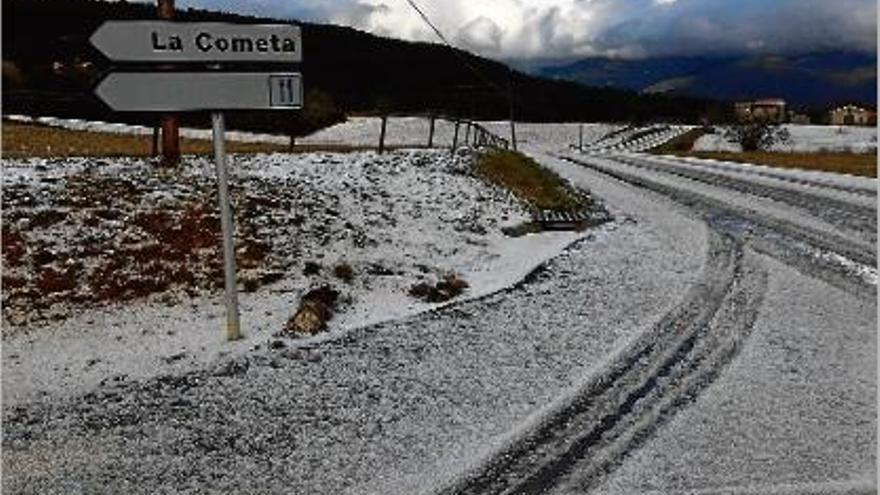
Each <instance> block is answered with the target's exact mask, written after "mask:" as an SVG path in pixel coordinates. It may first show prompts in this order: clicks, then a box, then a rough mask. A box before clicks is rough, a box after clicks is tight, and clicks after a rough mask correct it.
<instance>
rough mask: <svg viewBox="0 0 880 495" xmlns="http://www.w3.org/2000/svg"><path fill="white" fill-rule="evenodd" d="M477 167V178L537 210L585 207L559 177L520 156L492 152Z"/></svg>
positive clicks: (497, 151) (481, 156)
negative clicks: (501, 189) (486, 181)
mask: <svg viewBox="0 0 880 495" xmlns="http://www.w3.org/2000/svg"><path fill="white" fill-rule="evenodd" d="M474 168H475V171H476V173H477V175H479V176H481V177H483V178H485V179H486V180H488V181H489V182H492V183H493V184H497V185H499V186H501V187H504V188H506V189H509V190H510V191H511V192H513V194H514V195H515V196H516V197H517V198H519V199H520V200H522V201H524V202H526V203H528V204H529V205H531V206H533V207H535V208H538V209H541V210H555V211H572V210H577V209H580V208H582V207H583V206H585V205H584V204H583V199H582V198H581V197H580V196H579V195H577V194H576V193H575V192H574V191H572V190H571V188H569V187H568V185H567V184H566V183H565V182H564V181H563V180H562V179H561V178H560V177H559V176H558V175H556V174H554V173H553V172H551V171H550V170H547V169H546V168H544V167H542V166H540V165H538V163H536V162H535V161H534V160H532V159H531V158H529V157H527V156H525V155H522V154H520V153H516V152H513V151H507V150H492V151H488V152H485V153H483V154H482V155H480V157H479V158H478V159H477V162H476V164H475V166H474Z"/></svg>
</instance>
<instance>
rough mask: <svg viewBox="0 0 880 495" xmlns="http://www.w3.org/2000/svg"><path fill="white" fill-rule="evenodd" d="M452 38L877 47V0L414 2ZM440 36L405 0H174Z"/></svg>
mask: <svg viewBox="0 0 880 495" xmlns="http://www.w3.org/2000/svg"><path fill="white" fill-rule="evenodd" d="M415 2H416V4H417V5H419V6H420V7H421V8H422V10H423V11H424V12H425V13H426V14H427V15H428V17H430V18H431V19H432V20H433V21H434V22H435V23H436V24H437V25H438V27H439V28H440V30H441V31H443V33H444V34H445V35H446V36H447V38H449V39H450V40H451V41H452V42H453V43H454V44H456V45H457V46H459V47H460V48H464V49H467V50H470V51H473V52H476V53H479V54H481V55H484V56H488V57H492V58H499V59H509V58H517V59H572V58H578V57H584V56H592V55H610V56H619V57H627V58H631V57H650V56H657V55H697V54H706V53H737V54H741V53H750V52H757V53H774V54H792V53H804V52H810V51H816V50H838V49H847V50H851V49H858V50H867V51H872V52H875V51H876V43H877V2H876V0H415ZM177 5H178V6H179V7H199V8H207V9H212V10H213V9H221V10H226V11H232V12H240V13H246V14H257V15H262V16H273V17H274V16H277V17H284V18H297V19H303V20H311V21H318V22H329V23H334V24H343V25H348V26H353V27H356V28H359V29H362V30H365V31H369V32H372V33H375V34H380V35H384V36H392V37H396V38H404V39H410V40H424V41H437V39H436V36H435V35H434V34H433V33H432V32H431V31H430V28H429V27H428V26H427V25H426V24H425V23H424V22H423V21H422V20H421V19H420V18H419V16H418V15H417V14H416V12H415V11H414V10H413V9H412V7H410V6H409V4H408V3H407V1H406V0H177Z"/></svg>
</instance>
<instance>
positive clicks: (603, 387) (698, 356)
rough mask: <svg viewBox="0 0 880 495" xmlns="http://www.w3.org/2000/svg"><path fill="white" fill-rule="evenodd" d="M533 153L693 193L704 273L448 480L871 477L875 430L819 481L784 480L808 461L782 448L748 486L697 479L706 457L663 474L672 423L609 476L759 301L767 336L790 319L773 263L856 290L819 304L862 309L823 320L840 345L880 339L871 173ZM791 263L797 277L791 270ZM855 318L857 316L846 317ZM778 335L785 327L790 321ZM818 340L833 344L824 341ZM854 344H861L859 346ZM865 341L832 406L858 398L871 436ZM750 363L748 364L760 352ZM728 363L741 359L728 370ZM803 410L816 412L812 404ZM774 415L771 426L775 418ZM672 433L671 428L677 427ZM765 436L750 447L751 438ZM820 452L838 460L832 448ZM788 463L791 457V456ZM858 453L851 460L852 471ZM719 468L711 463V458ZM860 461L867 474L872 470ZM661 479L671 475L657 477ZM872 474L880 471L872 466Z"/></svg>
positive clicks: (665, 192) (572, 483)
mask: <svg viewBox="0 0 880 495" xmlns="http://www.w3.org/2000/svg"><path fill="white" fill-rule="evenodd" d="M534 155H535V157H536V158H538V159H539V160H540V161H543V162H544V163H545V164H548V165H551V166H555V168H556V170H557V172H559V173H561V174H562V175H564V176H567V177H568V178H569V179H570V180H573V181H574V182H576V183H578V182H579V180H582V177H579V176H578V174H577V172H574V171H573V170H572V169H571V167H572V166H574V167H577V168H583V169H586V170H588V171H589V175H590V178H592V179H602V180H611V181H615V182H617V184H618V185H624V186H625V187H629V188H630V191H631V194H634V195H642V194H645V193H647V194H654V195H657V196H662V197H664V198H666V199H667V200H672V201H674V202H675V203H678V204H680V205H682V206H684V207H686V208H687V209H689V210H690V212H691V214H692V215H694V216H696V217H698V218H700V219H701V220H703V221H704V222H705V223H706V225H707V226H708V227H709V229H710V231H711V239H712V242H711V243H710V248H709V260H710V261H709V263H708V264H707V265H706V267H705V271H704V272H703V274H702V275H701V279H700V282H699V283H697V284H696V285H695V286H694V287H693V288H692V290H691V291H690V292H689V293H688V294H687V295H686V296H685V298H684V300H683V302H682V303H681V305H679V306H678V307H677V308H675V309H674V310H673V311H671V312H670V313H668V314H667V315H666V316H665V317H664V318H663V319H662V320H661V321H660V322H659V323H658V324H657V325H656V326H655V327H654V328H653V329H652V330H651V331H650V332H648V333H646V334H644V335H643V336H642V339H639V340H638V341H636V342H635V343H634V344H633V345H632V346H631V347H630V348H628V349H627V350H626V351H625V352H624V353H622V354H621V355H619V356H618V358H617V359H616V360H615V362H614V364H613V365H611V366H609V367H608V368H607V369H606V370H605V371H604V372H603V373H602V374H601V375H600V376H597V377H596V380H595V381H593V382H591V383H589V384H588V385H587V386H585V387H583V388H582V389H581V390H580V391H579V392H578V393H577V394H575V395H574V396H573V397H572V398H571V400H570V401H569V403H567V404H566V405H565V406H564V407H561V408H559V409H558V410H557V411H556V412H555V414H553V415H552V416H550V417H548V419H547V420H546V421H545V422H543V423H542V424H540V425H537V426H536V427H534V428H532V429H531V430H530V431H529V432H528V433H527V434H524V435H522V436H521V438H520V440H519V441H518V442H514V443H511V444H510V445H508V447H507V448H506V449H504V450H503V451H500V452H498V453H497V454H496V455H495V456H493V457H492V458H491V459H487V460H486V462H485V463H484V464H482V465H481V466H480V467H479V468H478V469H474V470H472V471H471V472H469V473H468V474H467V475H466V476H464V477H462V478H460V479H459V480H457V483H456V484H454V485H451V486H448V487H446V488H445V489H443V490H442V491H441V493H444V494H459V493H460V494H477V493H511V494H512V493H517V494H519V493H593V492H597V493H641V492H643V491H644V492H645V493H669V492H673V491H674V492H675V493H762V492H766V493H776V492H779V493H784V492H785V490H794V492H804V493H807V492H809V493H839V492H840V493H842V492H841V491H840V490H841V489H843V490H852V489H854V490H855V491H852V493H863V492H865V493H867V492H871V491H872V482H871V481H870V480H871V479H872V478H871V476H870V471H871V469H872V466H873V461H870V459H872V458H873V452H872V450H873V449H872V448H870V450H869V447H868V446H870V445H873V442H868V443H866V442H850V443H848V444H847V443H846V442H844V445H843V449H845V450H850V451H852V452H848V453H849V454H851V455H855V456H857V457H858V456H861V457H862V458H865V459H868V460H866V461H862V462H851V463H850V465H844V466H843V467H841V468H839V469H838V470H837V471H834V470H831V472H833V473H834V474H832V475H830V476H829V477H830V479H821V478H820V479H818V480H815V482H813V483H801V484H798V482H797V480H800V481H801V482H802V481H803V479H804V478H808V477H807V476H802V477H801V478H798V477H797V476H795V481H791V480H787V481H789V483H788V484H786V483H784V482H782V481H780V480H779V479H775V478H784V477H785V476H786V475H787V474H788V471H786V469H788V470H789V471H790V470H796V469H797V468H798V467H799V465H800V463H799V462H798V460H796V459H790V458H785V456H781V457H782V459H781V460H780V461H778V462H779V464H780V465H781V466H783V467H782V468H780V469H777V470H776V471H773V470H769V471H762V470H760V469H758V470H755V472H757V473H765V477H768V478H770V479H761V478H758V479H757V480H754V479H753V480H751V482H752V489H751V490H750V489H748V488H747V487H743V486H737V478H735V477H734V478H733V481H729V480H726V481H727V483H728V485H726V486H725V485H723V484H721V486H719V484H720V483H722V482H721V481H720V479H721V478H724V476H721V475H719V474H714V476H715V478H713V477H712V476H713V474H710V475H706V476H703V479H700V475H699V473H700V468H699V465H694V464H690V465H688V469H689V471H690V473H687V474H685V473H683V472H678V473H676V474H677V476H678V477H679V478H678V479H675V480H673V482H670V481H669V479H668V478H669V477H670V476H666V478H667V479H664V474H665V473H664V469H663V468H662V467H661V468H658V467H657V465H658V462H657V459H658V458H659V459H662V458H663V452H664V449H665V448H667V447H666V446H667V445H668V444H670V443H676V444H679V443H682V442H676V441H675V440H674V439H675V438H676V436H675V435H674V434H669V435H666V437H665V438H664V440H663V442H666V443H662V442H658V441H655V442H654V443H653V445H652V449H653V450H650V449H645V451H650V452H652V454H651V455H643V456H642V457H641V458H639V459H638V462H637V463H631V464H635V465H636V467H631V469H629V471H626V470H621V471H623V472H624V473H625V474H624V475H621V476H619V478H623V481H620V480H616V481H615V482H608V481H607V480H606V478H609V474H610V473H614V472H615V470H616V469H618V468H619V467H620V466H621V465H625V464H626V462H627V459H628V458H629V457H630V456H631V455H632V454H633V453H634V452H638V450H639V448H640V447H641V446H642V445H644V444H645V443H647V442H648V441H649V439H650V438H651V437H652V434H653V433H654V432H656V431H657V430H658V429H660V428H661V427H662V425H663V424H664V423H665V422H667V421H669V420H670V418H673V417H675V416H676V414H677V413H678V412H680V411H684V410H686V409H687V407H688V405H689V404H691V403H692V402H694V401H696V399H697V397H698V395H699V394H700V392H701V391H703V390H704V389H706V388H707V387H710V386H711V385H710V384H711V383H712V382H713V380H715V379H716V378H718V376H719V375H722V374H724V373H725V368H726V367H727V365H728V364H729V363H730V362H731V361H732V360H735V359H736V356H737V354H738V352H739V351H740V350H741V349H742V348H743V346H744V345H745V343H746V339H747V338H748V336H749V335H750V333H751V332H752V331H753V327H754V324H755V321H756V319H758V315H759V314H761V315H762V319H761V323H760V324H759V329H760V332H761V333H762V335H761V338H766V334H771V333H773V332H776V333H782V330H780V328H785V325H784V324H781V323H780V319H781V318H779V316H778V315H777V314H775V313H779V312H780V307H776V306H775V305H776V304H779V296H777V295H776V292H778V289H777V290H776V291H775V292H774V300H773V301H772V302H771V303H769V304H767V303H765V301H764V295H765V293H766V291H767V284H768V282H767V279H768V268H767V267H768V266H773V267H774V268H775V269H774V270H773V271H772V272H773V275H774V276H773V278H774V282H776V281H777V280H778V279H781V278H783V276H782V275H779V273H780V272H782V271H784V270H783V269H781V268H779V267H780V266H785V267H787V268H786V269H787V270H789V271H790V270H794V272H795V273H797V274H798V276H799V277H800V278H799V283H801V284H803V285H805V286H807V288H805V289H804V291H805V292H806V293H807V296H805V297H809V296H810V295H811V294H816V293H827V291H828V290H834V289H831V288H830V287H828V286H831V287H834V288H836V289H837V290H839V291H842V292H843V293H846V294H849V296H850V297H855V298H856V301H857V302H856V303H855V306H854V307H851V305H852V304H853V303H845V304H842V303H839V302H838V303H837V304H836V307H834V302H832V304H831V307H828V308H826V309H825V311H826V313H827V314H832V313H833V312H834V311H835V310H837V309H838V308H844V307H845V308H847V309H848V310H849V313H850V314H855V316H852V317H850V318H840V319H839V320H837V321H838V322H840V323H839V325H840V328H833V329H829V330H834V331H835V332H839V333H840V336H839V337H838V338H832V339H830V340H831V341H832V342H835V345H836V346H837V347H840V348H846V344H851V343H852V341H865V340H867V341H868V342H872V343H873V344H876V302H875V301H876V273H877V272H876V269H874V266H876V262H877V258H876V250H875V248H874V245H875V243H876V222H877V215H876V193H874V195H873V197H872V195H871V193H870V191H871V189H872V187H870V186H868V185H862V184H860V185H859V186H858V187H841V186H839V185H838V184H834V183H833V182H834V181H829V182H831V185H829V184H828V182H825V181H813V180H810V179H809V178H799V177H797V176H791V175H789V176H787V177H782V178H780V177H778V176H773V175H772V174H768V173H767V172H765V171H763V170H760V169H754V168H751V169H750V168H748V167H739V168H731V167H729V166H725V167H713V166H712V165H711V164H710V163H708V162H707V163H693V162H684V161H677V160H674V159H671V158H665V159H658V158H657V157H652V156H650V155H641V154H632V153H615V154H602V155H598V156H589V155H587V156H585V155H555V156H551V155H545V154H542V153H540V152H535V153H534ZM865 182H867V181H865ZM874 190H876V189H875V188H874ZM600 196H601V194H600ZM617 199H618V200H619V199H620V198H619V197H618V198H617ZM786 276H787V277H792V275H791V274H787V275H786ZM826 284H827V285H826ZM829 299H831V300H833V299H834V298H829ZM858 301H860V302H858ZM784 304H788V305H792V306H795V307H796V305H797V303H796V302H795V303H794V304H792V301H791V300H790V299H788V300H785V303H784ZM847 304H849V305H850V306H847ZM782 308H784V306H782ZM790 309H791V308H789V309H788V311H790ZM841 311H842V309H841ZM781 312H783V313H785V312H786V310H785V309H783V310H782V311H781ZM838 312H839V311H838ZM824 316H825V315H822V314H817V315H816V316H815V317H813V318H807V319H806V320H804V319H803V318H801V320H803V321H801V325H802V327H806V328H810V326H811V325H812V326H814V327H815V326H817V325H818V324H817V323H816V321H819V322H821V323H822V324H824V325H826V326H825V327H824V328H828V327H827V325H828V322H827V321H823V317H824ZM789 319H790V318H789ZM848 324H851V325H852V327H851V328H847V325H848ZM788 333H789V334H790V333H792V330H790V329H789V330H788ZM777 338H778V339H782V338H789V339H790V338H791V335H785V336H784V337H778V336H777ZM825 338H826V339H828V337H825ZM758 340H761V339H760V338H759V339H758ZM772 342H773V343H775V342H776V341H772ZM762 344H765V348H764V349H762V350H766V348H767V347H771V346H770V345H766V343H764V342H762ZM822 344H823V345H825V346H827V344H828V342H827V341H826V342H823V343H822ZM798 346H800V347H803V348H808V349H812V348H814V347H817V346H816V345H815V342H807V341H804V340H801V341H799V342H798ZM818 347H821V346H818ZM868 349H870V350H873V349H876V346H875V345H871V346H870V347H868ZM814 352H815V351H814ZM848 352H852V353H854V354H858V351H853V350H852V349H849V351H848ZM871 352H872V351H868V352H867V359H866V358H865V355H866V354H865V353H864V352H863V353H862V354H860V355H859V356H857V357H858V358H860V359H855V360H853V361H850V362H847V359H846V358H844V359H837V360H836V361H834V363H833V364H834V365H837V366H841V367H843V368H844V369H846V371H847V376H845V378H844V379H845V380H846V379H849V382H848V383H849V384H852V383H853V382H855V383H856V386H855V390H858V392H855V393H851V394H842V395H841V397H835V400H837V401H838V402H837V403H835V404H834V405H833V406H832V407H830V409H831V410H832V411H833V410H839V413H840V414H841V416H846V415H847V414H848V413H849V412H850V409H851V408H855V410H856V412H855V416H857V417H859V418H860V419H859V421H861V423H860V428H855V431H856V432H857V434H858V433H863V434H864V435H863V437H862V438H871V439H873V438H876V423H875V422H874V421H873V414H872V413H873V411H872V409H871V408H870V407H866V406H865V402H864V401H862V400H861V397H864V394H868V395H873V391H874V387H875V384H876V376H874V374H873V369H872V368H871V367H869V366H870V363H871V362H873V359H875V358H876V354H875V353H874V354H873V355H872V354H871ZM752 353H754V352H753V350H751V349H750V354H752ZM838 358H840V357H839V356H838ZM747 359H749V358H743V359H740V361H746V360H747ZM866 364H868V366H866ZM749 365H750V366H753V363H749ZM807 369H809V367H808V366H804V369H803V370H801V372H803V371H804V370H807ZM775 371H776V370H770V371H768V372H766V373H765V376H763V377H762V378H763V379H766V378H767V377H768V376H772V375H773V373H774V372H775ZM794 372H795V373H797V372H798V370H797V369H796V370H795V371H794ZM826 373H827V370H826ZM731 374H734V373H728V375H731ZM853 377H855V379H854V380H853ZM823 379H828V377H823ZM727 381H730V379H728V380H727ZM725 386H727V387H730V385H725ZM716 388H720V387H716ZM765 388H766V389H771V388H772V387H771V386H767V387H765ZM849 388H850V389H851V390H852V389H853V387H849ZM828 392H829V391H828V388H827V386H826V387H824V388H823V387H822V386H821V385H815V384H813V385H808V386H807V387H806V389H805V390H800V391H799V393H800V396H798V395H797V394H795V398H794V399H793V400H792V402H791V403H790V404H787V405H788V406H790V407H791V413H792V414H796V413H797V412H798V411H799V409H800V408H802V405H799V404H798V402H801V403H802V402H803V401H804V400H806V399H808V398H809V395H810V394H816V393H826V394H827V393H828ZM859 394H862V396H861V397H860V396H859ZM841 398H843V400H840V399H841ZM848 401H849V402H850V403H847V402H848ZM746 402H747V401H746ZM695 409H697V410H698V411H699V412H701V413H702V414H703V416H704V418H703V421H705V422H711V421H712V420H713V419H714V418H715V417H723V414H722V413H721V412H718V411H716V410H714V409H712V408H706V407H703V408H702V410H701V408H695ZM707 409H708V410H707ZM695 414H697V413H695ZM806 415H807V416H809V413H806ZM707 418H708V419H707ZM757 423H758V424H760V423H761V422H760V421H757ZM769 423H770V424H771V426H772V421H769ZM748 426H753V425H751V423H746V425H745V426H742V429H743V430H745V429H747V427H748ZM763 426H766V425H763ZM849 426H851V425H849ZM738 427H740V426H739V425H737V424H734V423H728V424H726V425H723V427H722V428H721V429H723V430H726V431H728V432H729V431H736V430H737V428H738ZM675 428H678V429H679V430H680V429H682V428H684V430H685V431H687V430H688V427H687V426H685V425H681V424H680V425H678V426H676V427H674V428H669V429H667V430H670V429H671V430H673V431H678V430H675ZM800 430H802V431H798V428H794V431H795V434H797V433H806V432H810V431H811V430H810V428H809V427H801V428H800ZM852 430H853V428H851V427H850V428H849V429H848V430H847V429H846V428H843V429H842V431H845V432H846V433H850V434H851V433H852ZM728 434H729V433H728ZM670 435H672V438H673V440H670V439H669V437H670ZM685 436H686V435H685V434H679V435H678V437H685ZM820 436H821V435H820ZM790 441H791V438H789V437H785V436H783V437H782V438H780V439H779V443H780V445H782V446H785V445H786V443H788V442H790ZM694 443H696V442H694ZM676 447H677V448H678V449H679V450H678V452H680V454H681V456H682V457H684V456H686V455H687V454H688V448H689V447H688V446H687V445H684V446H682V445H676ZM760 449H761V447H753V450H756V451H757V450H760ZM672 450H673V451H675V449H672ZM707 450H708V449H707ZM811 454H812V455H814V456H816V457H819V458H821V456H822V455H823V454H824V455H826V456H828V455H829V454H828V451H827V450H826V451H824V452H823V451H822V449H821V448H816V449H815V450H814V451H813V452H811ZM738 455H739V456H740V458H748V457H749V456H750V453H749V452H739V453H738ZM842 457H844V458H849V457H850V456H847V455H844V456H842ZM738 460H739V461H741V459H738ZM826 460H827V461H829V462H828V463H829V464H832V462H831V461H832V459H830V458H829V459H826ZM664 462H667V463H668V462H669V461H664ZM785 463H788V465H789V466H795V467H791V468H787V466H786V464H785ZM851 464H855V465H856V466H857V467H856V468H855V470H854V472H855V474H853V466H852V465H851ZM711 471H712V470H711V469H706V472H711ZM841 472H842V473H844V474H843V475H842V474H841ZM865 472H868V473H869V474H868V475H865ZM645 473H651V475H650V476H649V475H646V474H645ZM693 473H698V474H697V475H694V474H693ZM840 476H845V477H848V478H849V479H846V478H845V479H844V481H843V482H842V483H839V481H840V480H839V477H840ZM612 478H613V477H612ZM658 479H661V480H663V481H661V482H658V481H657V480H658ZM694 479H697V480H699V481H694ZM873 479H876V474H875V476H874V478H873ZM633 480H636V481H633ZM646 480H647V481H646ZM681 480H688V481H685V482H682V481H681ZM865 480H868V481H865ZM615 483H617V484H615ZM865 487H867V488H865ZM874 489H875V488H874ZM847 493H850V491H847Z"/></svg>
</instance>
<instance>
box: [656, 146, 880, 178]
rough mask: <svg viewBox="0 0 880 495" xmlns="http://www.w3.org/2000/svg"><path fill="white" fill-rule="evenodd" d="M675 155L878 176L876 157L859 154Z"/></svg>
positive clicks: (708, 153) (705, 152)
mask: <svg viewBox="0 0 880 495" xmlns="http://www.w3.org/2000/svg"><path fill="white" fill-rule="evenodd" d="M673 154H676V155H679V156H692V157H695V158H708V159H712V160H723V161H728V162H738V163H753V164H757V165H767V166H770V167H778V168H794V169H800V170H818V171H822V172H835V173H838V174H848V175H857V176H861V177H875V178H876V177H877V156H876V155H862V154H856V153H771V152H767V151H753V152H746V153H732V152H717V151H697V152H690V153H673Z"/></svg>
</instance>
